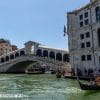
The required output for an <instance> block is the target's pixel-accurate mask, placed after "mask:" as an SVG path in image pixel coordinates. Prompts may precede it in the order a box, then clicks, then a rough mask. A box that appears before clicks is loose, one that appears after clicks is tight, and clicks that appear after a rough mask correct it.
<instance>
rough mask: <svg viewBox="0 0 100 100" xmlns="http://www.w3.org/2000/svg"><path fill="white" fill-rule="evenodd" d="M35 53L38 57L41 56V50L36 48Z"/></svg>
mask: <svg viewBox="0 0 100 100" xmlns="http://www.w3.org/2000/svg"><path fill="white" fill-rule="evenodd" d="M36 55H37V56H39V57H42V50H41V49H38V50H37V52H36Z"/></svg>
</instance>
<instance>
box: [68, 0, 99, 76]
mask: <svg viewBox="0 0 100 100" xmlns="http://www.w3.org/2000/svg"><path fill="white" fill-rule="evenodd" d="M67 19H68V21H67V32H68V41H69V51H70V63H71V66H72V68H73V69H74V71H75V70H76V69H77V68H78V69H79V71H80V75H90V74H91V73H92V72H93V71H94V70H95V69H96V70H98V72H100V0H90V3H89V4H87V5H85V6H84V7H82V8H79V9H77V10H74V11H72V12H68V14H67Z"/></svg>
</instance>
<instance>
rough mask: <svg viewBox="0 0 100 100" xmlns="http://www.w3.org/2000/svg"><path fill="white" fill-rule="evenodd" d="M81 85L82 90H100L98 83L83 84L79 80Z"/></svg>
mask: <svg viewBox="0 0 100 100" xmlns="http://www.w3.org/2000/svg"><path fill="white" fill-rule="evenodd" d="M79 85H80V87H81V89H82V90H100V85H96V84H88V83H87V84H86V83H84V84H83V83H81V82H80V81H79Z"/></svg>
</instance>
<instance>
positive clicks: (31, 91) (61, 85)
mask: <svg viewBox="0 0 100 100" xmlns="http://www.w3.org/2000/svg"><path fill="white" fill-rule="evenodd" d="M89 99H90V100H100V91H82V90H81V89H80V88H79V85H78V83H77V81H76V80H71V79H64V78H61V79H57V78H56V77H55V75H50V74H43V75H25V74H11V75H10V74H8V75H7V74H0V100H89Z"/></svg>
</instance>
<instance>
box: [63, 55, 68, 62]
mask: <svg viewBox="0 0 100 100" xmlns="http://www.w3.org/2000/svg"><path fill="white" fill-rule="evenodd" d="M63 61H65V62H69V55H68V54H64V56H63Z"/></svg>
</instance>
